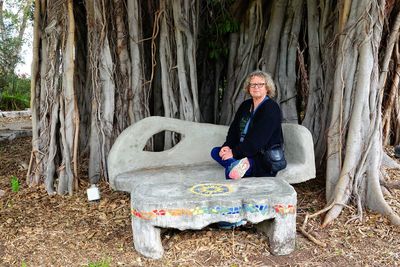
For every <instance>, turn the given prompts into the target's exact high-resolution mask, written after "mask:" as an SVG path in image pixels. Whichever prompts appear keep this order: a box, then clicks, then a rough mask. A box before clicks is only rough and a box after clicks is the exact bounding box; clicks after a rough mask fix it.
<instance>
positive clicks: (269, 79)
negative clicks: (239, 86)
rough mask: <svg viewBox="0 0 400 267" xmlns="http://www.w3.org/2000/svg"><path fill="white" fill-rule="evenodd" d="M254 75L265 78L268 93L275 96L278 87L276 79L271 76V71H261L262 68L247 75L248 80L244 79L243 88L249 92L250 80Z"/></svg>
mask: <svg viewBox="0 0 400 267" xmlns="http://www.w3.org/2000/svg"><path fill="white" fill-rule="evenodd" d="M254 76H257V77H260V78H264V80H265V86H266V88H267V95H268V96H269V97H274V96H275V95H276V87H275V83H274V80H273V79H272V77H271V74H269V73H267V72H265V71H261V70H256V71H253V72H251V73H250V74H249V75H247V77H246V80H245V81H244V84H243V90H244V91H245V92H246V93H249V84H250V80H251V78H253V77H254Z"/></svg>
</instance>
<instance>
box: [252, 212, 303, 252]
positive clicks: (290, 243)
mask: <svg viewBox="0 0 400 267" xmlns="http://www.w3.org/2000/svg"><path fill="white" fill-rule="evenodd" d="M256 228H257V230H259V231H261V232H263V233H265V234H266V235H267V236H268V239H269V246H270V249H271V253H272V254H274V255H288V254H290V253H291V252H292V251H293V250H294V248H295V240H296V215H295V214H285V215H278V216H277V217H276V218H274V219H272V220H266V221H262V222H260V223H258V224H257V225H256Z"/></svg>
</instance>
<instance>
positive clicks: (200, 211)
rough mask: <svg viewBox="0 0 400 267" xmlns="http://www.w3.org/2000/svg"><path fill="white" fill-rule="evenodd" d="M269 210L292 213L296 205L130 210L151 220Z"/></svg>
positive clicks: (136, 215) (264, 211) (139, 216)
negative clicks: (162, 217)
mask: <svg viewBox="0 0 400 267" xmlns="http://www.w3.org/2000/svg"><path fill="white" fill-rule="evenodd" d="M269 212H275V213H277V214H280V215H286V214H294V213H295V212H296V207H295V206H294V205H290V204H289V205H284V204H278V205H274V206H273V207H271V206H268V205H267V204H244V205H243V206H237V207H221V206H215V207H196V208H193V209H184V208H180V209H161V210H152V211H138V210H136V209H132V210H131V214H132V216H135V217H138V218H141V219H144V220H151V219H154V218H156V217H157V216H196V215H207V214H220V215H234V214H243V213H260V214H262V215H265V214H267V213H269Z"/></svg>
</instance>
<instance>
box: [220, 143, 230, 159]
mask: <svg viewBox="0 0 400 267" xmlns="http://www.w3.org/2000/svg"><path fill="white" fill-rule="evenodd" d="M219 156H220V157H221V158H222V160H227V159H230V158H233V154H232V149H230V147H229V146H224V147H222V148H221V150H220V151H219Z"/></svg>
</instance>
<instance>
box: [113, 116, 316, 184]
mask: <svg viewBox="0 0 400 267" xmlns="http://www.w3.org/2000/svg"><path fill="white" fill-rule="evenodd" d="M282 127H283V135H284V140H285V155H286V159H287V161H288V166H287V168H286V169H285V170H282V171H280V172H279V173H278V176H279V177H282V178H283V179H285V180H286V181H288V182H289V183H299V182H303V181H306V180H308V179H312V178H315V163H314V148H313V147H314V146H313V141H312V137H311V134H310V132H309V131H308V130H307V128H305V127H304V126H301V125H297V124H287V123H284V124H282ZM162 131H172V132H177V133H180V134H181V140H180V141H179V143H178V144H176V145H175V146H174V147H172V148H171V149H168V150H165V151H161V152H150V151H144V150H143V149H144V147H145V145H146V143H147V141H148V140H149V139H150V138H151V137H152V136H153V135H155V134H157V133H159V132H162ZM227 131H228V126H222V125H215V124H208V123H196V122H190V121H184V120H178V119H172V118H166V117H157V116H153V117H147V118H145V119H143V120H141V121H138V122H136V123H135V124H133V125H131V126H129V127H128V128H126V129H125V130H124V131H123V132H122V133H121V134H120V135H119V136H118V138H117V140H116V141H115V143H114V145H113V146H112V148H111V151H110V154H109V156H108V174H109V178H110V183H111V184H113V179H115V178H116V177H117V176H118V175H120V174H123V173H127V172H133V171H135V170H144V169H153V168H162V167H173V166H185V165H193V164H213V163H214V161H213V160H212V159H211V157H210V151H211V148H213V147H215V146H220V145H221V144H222V143H223V142H224V141H225V138H226V134H227ZM215 164H216V163H215Z"/></svg>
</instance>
